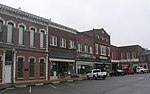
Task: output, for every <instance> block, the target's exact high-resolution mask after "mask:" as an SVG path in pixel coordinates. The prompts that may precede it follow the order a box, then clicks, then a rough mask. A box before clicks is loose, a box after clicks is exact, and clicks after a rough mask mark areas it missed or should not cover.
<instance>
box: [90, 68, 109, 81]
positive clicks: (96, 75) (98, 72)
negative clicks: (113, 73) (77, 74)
mask: <svg viewBox="0 0 150 94" xmlns="http://www.w3.org/2000/svg"><path fill="white" fill-rule="evenodd" d="M106 77H107V72H102V71H101V70H100V69H92V71H91V72H90V73H88V74H87V78H88V79H91V78H92V79H98V78H102V79H103V80H105V78H106Z"/></svg>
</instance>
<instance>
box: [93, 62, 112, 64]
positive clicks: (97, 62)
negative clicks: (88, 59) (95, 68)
mask: <svg viewBox="0 0 150 94" xmlns="http://www.w3.org/2000/svg"><path fill="white" fill-rule="evenodd" d="M94 64H111V63H104V62H94Z"/></svg>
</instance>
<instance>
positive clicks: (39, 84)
mask: <svg viewBox="0 0 150 94" xmlns="http://www.w3.org/2000/svg"><path fill="white" fill-rule="evenodd" d="M35 85H36V86H41V85H43V83H38V84H35Z"/></svg>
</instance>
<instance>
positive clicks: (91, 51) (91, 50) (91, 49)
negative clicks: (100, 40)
mask: <svg viewBox="0 0 150 94" xmlns="http://www.w3.org/2000/svg"><path fill="white" fill-rule="evenodd" d="M90 54H93V48H92V47H91V46H90Z"/></svg>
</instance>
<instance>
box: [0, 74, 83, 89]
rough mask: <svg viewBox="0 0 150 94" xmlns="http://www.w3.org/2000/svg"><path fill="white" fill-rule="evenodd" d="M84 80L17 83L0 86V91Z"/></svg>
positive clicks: (68, 79)
mask: <svg viewBox="0 0 150 94" xmlns="http://www.w3.org/2000/svg"><path fill="white" fill-rule="evenodd" d="M81 80H86V77H79V78H65V79H56V80H48V81H29V82H17V83H14V85H12V84H0V89H6V88H10V87H15V88H18V87H20V88H21V87H30V86H41V85H46V84H58V83H61V82H73V81H81Z"/></svg>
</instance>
